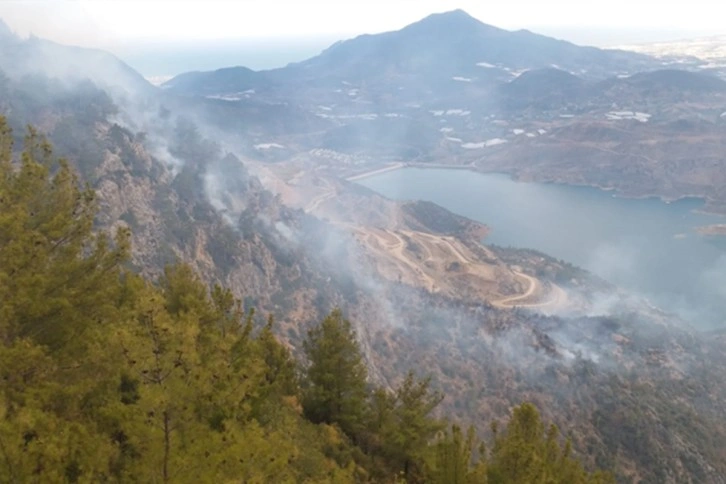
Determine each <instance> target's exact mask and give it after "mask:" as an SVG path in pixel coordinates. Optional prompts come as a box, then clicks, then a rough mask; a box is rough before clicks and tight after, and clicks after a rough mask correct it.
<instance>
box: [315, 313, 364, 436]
mask: <svg viewBox="0 0 726 484" xmlns="http://www.w3.org/2000/svg"><path fill="white" fill-rule="evenodd" d="M303 348H304V350H305V355H306V356H307V358H308V361H309V367H308V368H307V372H306V388H305V391H304V393H303V408H304V410H305V415H306V416H307V417H308V418H310V419H311V420H312V421H313V422H324V423H329V424H337V425H338V426H340V428H341V429H342V430H343V432H345V433H346V434H347V435H348V436H349V437H351V438H353V439H356V438H357V437H358V436H360V433H361V431H362V429H363V428H364V425H365V418H366V398H367V389H366V378H367V370H366V366H365V363H364V362H363V357H362V356H361V352H360V348H359V346H358V343H357V341H356V335H355V332H354V331H353V328H352V326H351V324H350V321H348V320H347V319H344V318H343V314H342V312H341V311H340V310H339V309H336V310H334V311H333V312H332V313H330V314H329V315H328V316H327V317H326V318H325V319H324V320H323V322H322V323H321V324H320V325H319V326H316V327H314V328H312V329H311V330H310V331H309V332H308V336H307V339H306V340H305V341H304V342H303Z"/></svg>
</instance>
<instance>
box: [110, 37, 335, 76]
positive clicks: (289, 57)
mask: <svg viewBox="0 0 726 484" xmlns="http://www.w3.org/2000/svg"><path fill="white" fill-rule="evenodd" d="M336 40H337V39H334V38H303V39H293V38H290V39H244V40H233V41H203V42H195V43H151V44H149V43H145V44H143V45H142V44H139V45H135V44H127V45H124V46H121V47H117V48H115V49H113V51H114V53H115V54H116V55H117V56H118V57H120V58H121V59H122V60H123V61H124V62H126V63H127V64H129V65H130V66H131V67H133V68H134V69H136V70H137V71H138V72H140V73H141V74H142V75H143V76H144V77H146V78H147V79H149V80H150V81H152V82H155V83H160V82H163V81H164V80H167V79H170V78H172V77H174V76H176V75H178V74H181V73H184V72H190V71H210V70H216V69H220V68H222V67H232V66H244V67H248V68H250V69H254V70H264V69H274V68H276V67H284V66H286V65H287V64H289V63H291V62H299V61H302V60H305V59H308V58H310V57H313V56H316V55H318V54H319V53H320V52H322V51H323V50H325V49H326V48H327V47H329V46H330V45H332V44H334V43H335V42H336Z"/></svg>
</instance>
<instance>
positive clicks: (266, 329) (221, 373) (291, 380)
mask: <svg viewBox="0 0 726 484" xmlns="http://www.w3.org/2000/svg"><path fill="white" fill-rule="evenodd" d="M96 211H97V207H96V202H95V194H94V193H93V191H92V190H90V189H89V188H88V187H85V188H84V187H82V186H81V185H80V182H79V180H78V178H77V177H76V175H75V174H74V172H73V170H72V169H71V168H70V166H69V164H68V163H66V162H65V161H63V160H57V159H55V158H54V156H53V153H52V149H51V147H50V145H49V144H48V143H47V142H46V141H45V140H44V139H43V138H42V137H41V136H39V135H38V134H37V133H36V132H35V131H34V130H32V129H30V130H29V134H28V137H27V139H26V146H25V149H24V151H23V153H22V155H21V156H19V157H18V159H15V158H13V149H12V134H11V133H10V130H9V129H8V127H7V123H6V122H5V120H4V119H2V118H0V382H2V384H1V385H0V482H8V483H26V482H38V483H41V482H42V483H46V482H47V483H56V482H58V483H61V482H68V483H86V482H88V483H91V482H93V483H95V482H143V483H147V482H157V483H172V482H173V483H185V482H190V483H191V482H193V483H204V482H210V483H211V482H214V483H217V482H248V483H267V482H280V483H285V482H309V483H325V482H330V483H346V482H401V481H404V482H411V483H414V482H441V483H444V482H447V483H459V482H461V483H478V482H543V483H550V482H551V483H559V482H563V483H564V482H573V483H577V482H607V481H606V480H605V478H602V479H601V480H597V479H600V478H599V477H597V476H590V475H588V474H587V473H585V471H584V470H583V469H582V467H581V466H580V465H579V464H578V463H577V462H576V461H574V460H573V459H572V457H571V456H570V453H571V451H570V448H569V444H566V445H565V447H564V448H561V447H560V445H559V438H558V435H557V431H556V429H554V428H552V429H550V430H548V431H545V430H544V426H543V424H542V423H541V422H540V420H539V415H538V414H537V411H536V409H535V408H534V407H533V406H531V405H523V406H522V407H520V408H518V409H516V410H515V411H514V414H513V417H512V421H511V423H510V424H509V426H508V427H507V429H506V430H505V431H502V432H501V433H499V432H498V433H497V434H496V436H495V439H494V443H493V445H492V450H491V452H489V453H486V452H484V449H483V447H482V445H481V444H480V443H479V442H478V440H477V438H476V436H475V435H474V433H473V431H470V432H469V433H467V434H466V435H463V434H462V432H461V431H460V430H459V429H458V427H453V428H452V430H451V431H444V429H445V428H446V427H447V424H446V423H445V422H444V421H442V420H440V419H439V418H436V417H435V416H434V412H435V409H436V407H437V405H438V404H439V403H440V402H441V399H442V398H443V396H442V395H441V394H439V393H437V392H435V391H433V390H432V383H431V381H430V380H429V379H417V378H416V377H415V376H414V375H413V374H408V375H406V376H405V377H404V378H403V380H402V381H401V383H400V385H399V386H398V387H397V388H396V389H394V390H384V389H382V388H375V387H374V386H372V385H371V384H370V382H369V381H368V377H367V372H366V365H365V361H364V358H363V355H362V354H361V350H360V347H359V345H358V343H357V340H356V335H355V332H354V331H353V329H352V325H351V323H350V322H349V321H347V320H346V319H345V318H344V317H343V315H342V313H341V312H340V311H339V310H335V311H333V312H332V313H331V314H330V315H329V316H328V317H326V318H325V319H324V320H323V321H322V323H321V324H320V325H317V326H314V327H313V328H312V329H311V330H310V332H309V334H308V338H307V340H306V341H305V343H304V350H305V354H306V356H307V360H308V361H307V364H306V365H305V366H303V365H300V364H299V363H298V362H297V361H295V360H294V359H293V357H292V356H291V353H290V351H289V350H288V348H287V347H286V346H285V345H283V344H282V343H280V342H279V341H278V340H277V339H276V337H275V336H274V322H273V321H272V319H269V320H268V322H267V324H266V325H262V327H261V328H257V327H256V325H255V315H254V313H253V312H248V313H245V312H244V311H243V309H242V305H241V303H240V302H239V301H238V300H236V299H235V297H234V296H233V295H232V294H231V293H230V292H229V291H228V290H226V289H224V288H221V287H218V286H215V287H213V288H211V289H210V288H209V287H208V286H207V285H206V284H205V283H203V282H202V281H201V280H200V279H199V278H198V276H197V275H196V274H195V273H194V272H193V271H192V270H191V269H190V268H189V267H187V266H184V265H176V266H171V267H168V268H167V269H166V271H165V273H164V275H163V277H161V279H160V280H159V281H155V282H152V281H148V280H144V279H143V278H141V277H140V276H138V275H135V274H133V273H131V272H129V271H128V270H127V268H126V267H127V266H126V262H127V261H128V257H129V253H130V246H129V244H130V242H129V241H130V236H129V232H128V231H127V230H119V231H118V232H117V234H115V236H114V237H109V236H107V235H105V234H103V233H99V232H96V231H94V220H95V216H96Z"/></svg>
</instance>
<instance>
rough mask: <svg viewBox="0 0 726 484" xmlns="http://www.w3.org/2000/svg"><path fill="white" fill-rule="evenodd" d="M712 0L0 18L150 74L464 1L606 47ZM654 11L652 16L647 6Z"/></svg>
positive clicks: (686, 18)
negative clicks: (103, 52)
mask: <svg viewBox="0 0 726 484" xmlns="http://www.w3.org/2000/svg"><path fill="white" fill-rule="evenodd" d="M710 5H711V4H710V3H709V2H708V1H706V0H695V1H693V2H690V3H689V4H688V8H687V9H686V8H684V6H683V5H682V4H663V3H656V2H652V1H645V2H638V3H637V4H635V3H634V2H626V1H625V0H615V1H611V2H607V3H602V4H600V5H599V6H593V5H591V4H589V3H588V4H585V3H584V2H572V1H566V0H560V1H555V2H548V3H547V4H543V3H540V2H534V1H530V0H517V1H513V2H508V3H506V4H498V5H486V6H485V5H482V4H481V3H480V2H475V1H472V0H459V1H455V2H451V1H443V0H424V1H415V2H414V1H411V0H391V1H387V2H380V1H374V2H367V3H361V2H351V1H337V2H334V1H331V0H314V1H312V2H305V4H300V3H297V2H292V1H289V0H272V1H268V2H265V3H264V4H259V3H257V2H254V3H253V2H252V1H240V2H228V1H219V0H213V1H207V2H200V1H182V2H174V3H171V2H163V1H156V2H123V3H121V2H105V1H95V2H89V1H77V2H69V1H65V0H55V1H54V0H40V1H34V2H20V1H13V0H11V1H5V2H2V3H0V19H2V20H4V21H5V22H6V23H7V25H8V26H9V27H10V29H11V30H13V31H14V32H16V33H17V34H18V35H20V36H23V37H25V36H29V35H35V36H38V37H41V38H45V39H49V40H52V41H56V42H59V43H63V44H71V45H79V46H83V47H95V48H101V49H105V50H108V51H110V52H112V53H114V54H116V55H118V56H119V57H120V58H122V59H123V60H125V61H126V62H128V63H129V64H130V65H131V66H132V67H134V68H136V69H137V70H139V71H140V72H141V73H142V74H144V75H145V76H147V77H153V76H165V75H166V76H169V75H175V74H179V73H181V72H185V71H190V70H209V69H216V68H220V67H225V66H230V65H245V66H247V67H250V68H253V69H267V68H273V67H278V66H283V65H285V64H287V63H289V62H295V61H299V60H302V59H304V58H307V57H311V56H313V55H316V54H317V53H319V52H320V51H321V50H323V49H324V48H325V47H327V46H328V45H330V44H332V43H333V42H335V41H337V40H343V39H346V38H350V37H354V36H356V35H360V34H365V33H370V34H375V33H380V32H385V31H391V30H398V29H400V28H402V27H404V26H406V25H408V24H410V23H413V22H416V21H418V20H420V19H422V18H424V17H426V16H427V15H430V14H432V13H437V12H444V11H450V10H454V9H463V10H465V11H466V12H467V13H469V14H470V15H472V16H473V17H475V18H477V19H479V20H481V21H482V22H484V23H487V24H490V25H494V26H497V27H501V28H505V29H508V30H519V29H528V30H531V31H534V32H537V33H541V34H543V35H548V36H552V37H556V38H560V39H564V40H568V41H571V42H574V43H577V44H583V45H595V46H601V47H603V46H612V45H622V44H635V43H647V42H656V41H667V40H676V39H682V38H688V37H699V36H708V35H716V34H719V33H723V32H724V29H723V27H722V25H721V23H720V21H719V18H718V17H717V16H712V15H704V12H708V11H709V8H708V7H709V6H710ZM656 9H657V13H658V14H657V15H653V13H654V12H655V11H656ZM281 12H283V14H281Z"/></svg>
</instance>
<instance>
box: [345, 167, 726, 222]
mask: <svg viewBox="0 0 726 484" xmlns="http://www.w3.org/2000/svg"><path fill="white" fill-rule="evenodd" d="M405 168H420V169H422V170H470V171H472V172H474V173H481V174H490V175H506V176H508V177H509V178H510V179H511V180H512V181H515V182H517V183H542V184H544V185H560V186H569V187H583V188H595V189H597V190H600V191H602V192H607V193H611V194H612V196H613V197H615V198H622V199H627V200H649V199H653V200H660V201H661V202H663V203H666V204H670V203H676V202H680V201H683V200H698V201H700V202H703V207H701V208H698V209H694V210H693V211H694V212H695V213H701V214H704V215H716V216H719V217H726V208H724V209H722V210H720V211H719V210H717V209H715V208H711V209H709V208H708V207H709V205H712V204H714V203H716V200H714V199H713V198H711V197H709V196H706V195H698V194H687V195H679V196H676V197H673V196H666V195H657V194H653V193H651V194H648V193H645V194H642V195H634V194H628V193H625V192H623V191H622V190H620V189H619V188H617V187H606V186H602V185H598V184H597V183H572V182H561V181H556V180H547V179H542V180H538V179H536V178H532V179H522V178H520V177H518V176H516V174H514V173H509V172H503V171H491V170H484V169H481V168H478V167H477V166H476V165H474V164H473V163H471V164H469V165H447V164H445V163H416V162H396V163H391V164H389V165H387V166H384V167H380V168H376V169H373V170H369V171H365V172H363V173H359V174H356V175H352V176H349V177H346V178H345V180H346V181H349V182H357V181H360V180H364V179H366V178H371V177H375V176H378V175H382V174H384V173H389V172H392V171H397V170H403V169H405Z"/></svg>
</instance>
